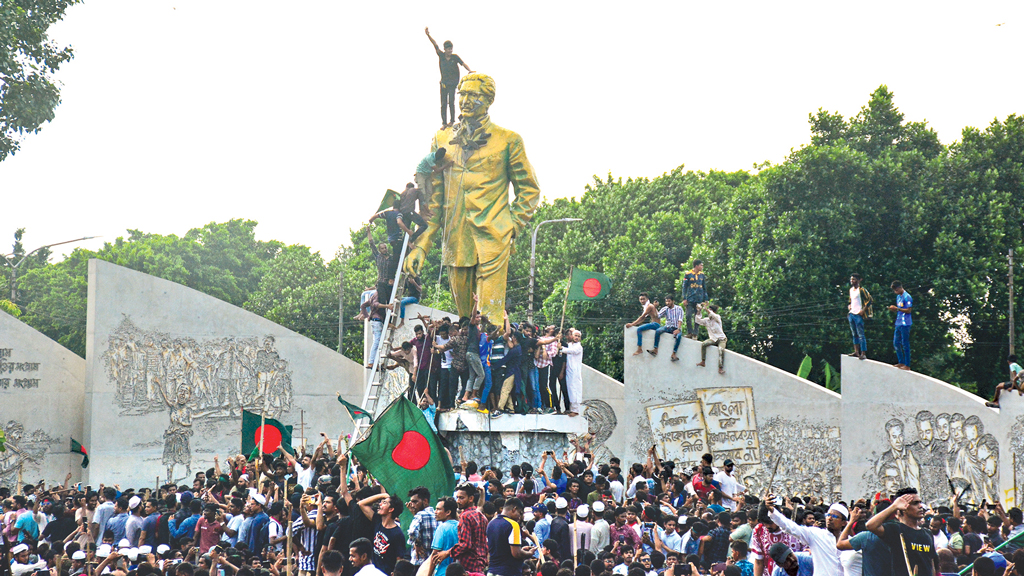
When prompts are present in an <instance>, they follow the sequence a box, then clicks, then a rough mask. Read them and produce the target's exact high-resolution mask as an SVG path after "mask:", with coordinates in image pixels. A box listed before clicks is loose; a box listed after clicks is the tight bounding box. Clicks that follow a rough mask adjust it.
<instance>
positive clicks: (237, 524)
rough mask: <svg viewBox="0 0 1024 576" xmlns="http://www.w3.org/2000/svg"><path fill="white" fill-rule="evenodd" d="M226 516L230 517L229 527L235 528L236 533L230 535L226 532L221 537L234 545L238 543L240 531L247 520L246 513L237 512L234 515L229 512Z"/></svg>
mask: <svg viewBox="0 0 1024 576" xmlns="http://www.w3.org/2000/svg"><path fill="white" fill-rule="evenodd" d="M226 517H227V519H228V525H227V527H228V528H230V529H231V530H233V531H234V532H235V535H234V536H228V533H227V532H224V535H223V536H221V537H220V539H221V541H223V542H229V543H230V544H231V545H232V546H234V545H235V544H237V543H238V531H239V530H241V529H242V522H245V515H244V514H235V515H234V516H232V515H231V514H227V515H226Z"/></svg>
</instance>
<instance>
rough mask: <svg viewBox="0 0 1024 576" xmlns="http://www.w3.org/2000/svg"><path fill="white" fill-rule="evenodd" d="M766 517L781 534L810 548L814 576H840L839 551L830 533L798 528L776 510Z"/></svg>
mask: <svg viewBox="0 0 1024 576" xmlns="http://www.w3.org/2000/svg"><path fill="white" fill-rule="evenodd" d="M768 517H769V518H771V519H772V522H775V523H776V524H778V525H779V528H782V530H783V532H785V533H787V534H790V535H792V536H794V537H796V539H797V540H799V541H800V542H803V543H804V544H805V545H806V546H807V547H808V548H810V551H811V558H812V559H813V560H814V576H841V574H842V568H841V567H840V564H839V550H838V549H837V548H836V537H835V536H833V535H832V533H831V532H829V531H828V530H826V529H824V528H818V527H817V526H800V525H799V524H797V523H796V522H793V521H792V520H790V519H789V518H786V517H785V516H783V515H782V513H780V512H779V511H778V510H777V509H773V510H772V511H771V512H769V513H768Z"/></svg>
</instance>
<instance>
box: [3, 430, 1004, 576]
mask: <svg viewBox="0 0 1024 576" xmlns="http://www.w3.org/2000/svg"><path fill="white" fill-rule="evenodd" d="M343 440H344V439H339V442H343ZM338 448H339V449H338V450H337V451H335V450H334V446H332V444H331V441H330V440H329V439H327V438H326V437H324V439H323V441H322V442H321V443H320V445H319V446H317V447H316V449H315V450H314V451H313V453H312V454H305V453H303V452H300V453H299V454H298V455H297V456H296V457H293V456H291V455H289V454H287V453H282V457H278V458H274V457H272V456H270V455H268V456H266V457H265V458H263V459H262V460H260V459H254V460H253V461H247V459H246V458H245V457H244V456H241V455H239V456H236V457H232V458H228V460H227V466H226V467H224V468H222V467H221V465H220V463H219V462H218V460H217V459H214V467H213V468H210V469H209V470H206V471H204V472H200V473H198V474H196V476H195V479H194V481H193V482H192V483H191V484H184V485H174V484H167V485H164V486H159V487H158V488H156V489H155V490H154V489H152V488H134V489H132V488H122V487H120V486H103V485H101V486H99V487H98V488H95V489H94V488H92V487H90V486H82V485H81V484H79V485H75V486H71V485H69V484H68V482H65V484H64V485H60V486H53V487H49V488H47V487H46V486H45V485H44V484H42V483H40V484H38V485H25V486H21V487H19V489H18V494H15V495H11V494H10V490H9V489H7V488H4V489H3V490H2V493H0V496H2V497H3V516H2V522H0V529H2V538H0V549H2V552H3V554H4V557H5V559H6V560H7V561H5V562H3V563H0V564H2V565H0V574H5V573H9V574H10V575H11V576H25V575H32V576H79V575H84V576H102V575H104V574H108V573H109V574H113V575H115V576H170V575H173V576H271V575H272V576H292V575H293V574H298V576H321V575H322V576H355V575H358V576H380V575H381V574H384V575H388V576H391V575H395V576H413V575H414V574H415V575H417V576H464V575H466V574H469V575H470V576H477V575H484V574H487V575H496V576H536V575H537V574H540V575H543V576H698V575H712V576H812V575H816V576H861V575H864V576H929V575H933V574H939V573H943V574H953V573H956V572H958V571H960V570H963V569H964V568H966V567H968V566H970V567H971V571H972V572H971V573H972V575H973V576H1021V571H1020V570H1018V568H1017V566H1022V567H1024V551H1021V550H1020V548H1021V546H1022V545H1024V536H1022V534H1024V518H1022V513H1021V510H1020V509H1019V508H1012V509H1010V510H1009V511H1004V510H1003V507H1002V505H1001V504H999V503H995V504H987V503H984V502H983V503H982V504H981V505H980V506H977V507H972V506H966V505H963V506H962V505H961V503H960V502H959V501H958V500H957V498H956V497H955V496H954V497H951V498H950V501H949V506H948V507H947V506H938V507H936V508H934V509H930V508H928V507H926V506H925V505H924V504H923V503H922V502H921V498H920V497H919V496H918V495H917V493H916V491H914V489H912V488H905V489H901V490H898V491H897V492H896V493H895V494H880V493H879V494H874V495H871V496H868V497H864V498H855V499H851V500H849V501H840V502H825V501H821V500H819V499H818V498H815V497H805V498H801V497H798V496H789V497H783V496H776V495H773V494H764V495H762V496H761V497H758V496H756V495H754V494H750V493H748V492H747V490H746V489H745V487H744V486H743V485H742V484H741V483H740V482H739V480H738V479H737V470H736V467H735V465H734V463H733V462H732V461H731V460H725V461H723V462H721V463H720V467H716V465H715V464H716V463H715V462H714V457H713V456H712V455H711V454H705V455H704V456H703V459H702V461H701V462H700V463H699V464H698V465H697V466H681V465H680V466H677V465H675V463H674V462H671V461H663V460H661V459H660V458H659V457H658V454H657V451H656V450H655V449H654V448H653V447H652V448H651V449H650V450H649V451H648V454H647V458H646V461H645V462H643V463H640V462H635V463H632V464H630V465H629V466H628V467H626V469H625V473H624V472H623V469H622V464H621V462H620V461H619V460H618V459H617V458H609V459H608V461H606V462H597V461H595V460H594V458H593V455H592V454H591V453H590V452H589V447H588V446H587V445H586V442H585V441H574V442H573V443H572V448H573V450H572V452H571V453H570V452H568V451H564V452H563V453H562V455H561V458H559V457H558V456H556V455H555V453H554V452H553V451H547V452H545V453H544V454H543V455H542V456H541V457H540V459H539V462H534V463H530V462H523V463H522V464H520V465H515V466H511V468H510V469H509V470H500V469H498V468H496V467H492V466H487V465H484V466H480V465H478V464H477V463H476V462H473V461H461V462H459V463H458V465H456V466H454V471H455V475H456V486H457V487H456V489H455V492H454V494H430V493H429V491H428V490H427V489H426V488H423V487H419V488H416V489H413V490H410V491H408V493H405V494H395V493H388V492H387V491H385V490H384V489H383V488H382V487H381V486H379V485H377V484H376V483H375V481H374V480H373V479H372V477H370V476H369V475H368V473H367V470H366V469H365V468H363V467H362V466H360V465H359V463H358V462H350V461H349V458H350V456H349V455H348V453H347V452H346V451H345V450H343V449H341V444H339V445H338ZM68 477H69V478H70V475H68ZM403 510H407V511H408V515H407V517H408V519H409V520H408V521H407V522H406V524H405V525H406V526H407V527H405V528H403V523H402V518H401V517H402V513H403ZM996 549H998V552H995V551H994V550H996ZM289 571H290V572H289Z"/></svg>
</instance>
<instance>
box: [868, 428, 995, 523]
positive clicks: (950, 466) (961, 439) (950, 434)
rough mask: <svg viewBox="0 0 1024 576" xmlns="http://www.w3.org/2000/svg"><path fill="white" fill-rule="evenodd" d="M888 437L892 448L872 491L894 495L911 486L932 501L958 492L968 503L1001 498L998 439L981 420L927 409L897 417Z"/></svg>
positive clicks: (881, 459)
mask: <svg viewBox="0 0 1024 576" xmlns="http://www.w3.org/2000/svg"><path fill="white" fill-rule="evenodd" d="M911 431H912V432H913V436H914V439H913V441H911V439H910V436H911V434H910V432H911ZM885 439H886V442H887V443H888V446H887V447H886V448H885V450H884V451H883V452H882V453H881V455H877V456H876V458H875V460H874V466H873V469H872V470H871V471H870V472H869V474H870V475H871V477H870V478H867V479H868V480H869V485H871V486H873V487H874V488H876V489H879V490H882V491H884V492H886V493H890V494H891V493H894V492H896V490H898V489H899V488H901V487H904V486H910V487H913V488H916V489H917V490H918V492H920V493H921V496H922V499H924V500H925V501H926V502H931V503H936V502H939V501H942V500H947V499H948V498H949V496H950V495H951V494H952V491H954V490H955V491H956V493H957V494H960V493H963V496H964V498H965V499H966V500H967V501H969V502H975V503H979V502H981V501H982V500H988V501H989V502H993V501H999V500H1001V496H1002V495H1001V494H999V493H998V486H999V441H998V440H997V439H996V437H995V436H993V435H992V434H986V433H985V425H984V423H983V422H982V421H981V418H979V417H978V416H966V417H965V416H964V415H963V414H960V413H959V412H957V413H953V414H947V413H942V414H938V415H935V414H932V412H930V411H928V410H921V411H919V412H918V413H917V414H915V415H914V417H913V418H910V417H906V418H904V417H899V416H894V417H893V418H891V419H889V421H887V422H886V423H885Z"/></svg>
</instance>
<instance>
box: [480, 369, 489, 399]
mask: <svg viewBox="0 0 1024 576" xmlns="http://www.w3.org/2000/svg"><path fill="white" fill-rule="evenodd" d="M482 364H483V365H484V388H483V390H482V391H481V392H480V408H487V399H488V397H489V396H490V394H491V365H490V364H488V363H487V362H482Z"/></svg>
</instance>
